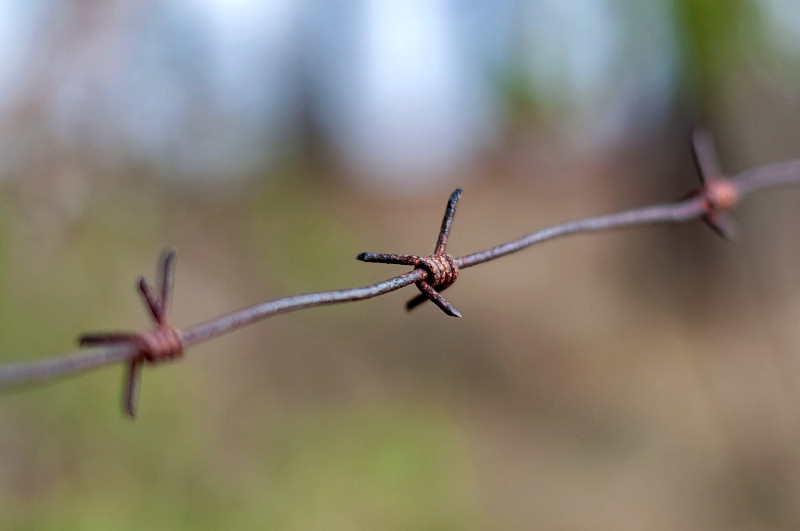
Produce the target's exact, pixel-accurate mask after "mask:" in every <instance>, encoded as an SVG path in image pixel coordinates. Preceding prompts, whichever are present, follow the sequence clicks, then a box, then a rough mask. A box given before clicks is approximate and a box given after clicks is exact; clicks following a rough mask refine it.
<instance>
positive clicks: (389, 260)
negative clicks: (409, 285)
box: [356, 188, 462, 317]
mask: <svg viewBox="0 0 800 531" xmlns="http://www.w3.org/2000/svg"><path fill="white" fill-rule="evenodd" d="M461 193H462V190H461V188H457V189H456V191H455V192H453V193H452V194H451V195H450V199H449V200H448V201H447V208H446V209H445V211H444V217H443V218H442V228H441V229H440V230H439V237H438V239H437V240H436V247H434V249H433V254H431V255H428V256H424V257H423V256H417V255H413V254H384V253H361V254H359V255H358V256H357V257H356V258H357V259H358V260H361V261H363V262H376V263H381V264H401V265H411V266H414V269H421V270H423V271H425V273H426V276H425V278H424V279H421V280H418V281H417V282H416V285H417V288H418V289H419V290H420V291H421V292H422V293H421V294H420V295H417V296H416V297H414V298H413V299H411V300H410V301H408V303H406V308H407V309H408V310H413V309H414V308H416V307H417V306H419V305H420V304H422V303H423V302H425V301H426V300H430V301H431V302H433V303H434V304H435V305H436V306H438V307H439V308H441V310H442V311H443V312H444V313H446V314H447V315H451V316H453V317H461V312H459V311H458V310H456V309H455V308H454V307H453V305H451V304H450V303H449V302H447V301H446V300H445V299H444V298H443V297H442V296H441V295H439V293H440V292H442V291H444V290H446V289H447V288H449V287H450V286H452V285H453V283H454V282H455V281H456V279H457V278H458V265H457V263H456V261H455V259H454V258H453V257H452V256H451V255H449V254H447V253H446V252H445V250H446V249H447V239H448V238H449V237H450V229H451V227H452V226H453V218H454V217H455V215H456V206H457V205H458V200H459V198H461Z"/></svg>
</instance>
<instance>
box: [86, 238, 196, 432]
mask: <svg viewBox="0 0 800 531" xmlns="http://www.w3.org/2000/svg"><path fill="white" fill-rule="evenodd" d="M160 265H161V267H159V270H158V287H159V290H158V291H159V294H160V296H159V297H156V295H155V294H154V293H153V289H152V288H151V287H150V284H148V283H147V280H145V279H144V277H139V284H138V286H139V291H140V292H141V294H142V298H144V302H145V304H146V305H147V309H148V310H150V316H151V317H152V319H153V322H154V324H155V326H154V327H153V329H152V330H150V331H148V332H143V333H141V334H133V333H130V332H120V333H117V332H111V333H92V334H84V335H82V336H81V337H80V338H78V343H79V344H80V345H81V346H97V345H114V344H123V345H124V344H128V345H133V346H135V347H136V349H137V350H136V355H134V356H131V358H130V359H129V360H128V367H127V371H126V373H125V382H124V387H123V401H122V402H123V408H124V409H125V413H127V414H128V416H129V417H130V418H135V417H136V402H137V399H138V396H139V385H140V383H141V374H142V365H144V363H145V362H148V363H160V362H162V361H169V360H174V359H177V358H179V357H180V356H181V355H182V354H183V339H182V337H181V332H180V331H179V330H177V329H175V328H173V327H172V326H171V325H170V319H169V309H170V301H171V300H172V286H173V283H174V282H173V279H174V278H175V251H174V250H172V249H170V250H167V251H164V253H162V255H161V260H160Z"/></svg>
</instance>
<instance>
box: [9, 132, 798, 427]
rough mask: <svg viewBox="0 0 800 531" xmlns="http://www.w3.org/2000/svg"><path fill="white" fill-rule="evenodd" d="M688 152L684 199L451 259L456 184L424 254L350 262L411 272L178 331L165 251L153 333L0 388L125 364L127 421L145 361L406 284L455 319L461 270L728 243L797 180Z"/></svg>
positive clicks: (123, 336) (101, 339)
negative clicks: (566, 244)
mask: <svg viewBox="0 0 800 531" xmlns="http://www.w3.org/2000/svg"><path fill="white" fill-rule="evenodd" d="M692 154H693V158H694V162H695V167H696V169H697V173H698V176H699V179H700V188H699V189H698V190H697V191H695V192H694V193H693V194H691V195H690V196H688V197H687V198H686V199H684V200H683V201H679V202H676V203H666V204H660V205H652V206H646V207H642V208H636V209H632V210H625V211H622V212H617V213H614V214H608V215H603V216H596V217H590V218H584V219H578V220H575V221H570V222H567V223H562V224H559V225H555V226H552V227H548V228H544V229H541V230H538V231H536V232H533V233H530V234H527V235H524V236H522V237H520V238H517V239H515V240H512V241H509V242H507V243H503V244H501V245H497V246H495V247H492V248H490V249H486V250H484V251H480V252H476V253H473V254H469V255H466V256H462V257H459V258H454V257H453V256H452V255H450V254H448V253H447V252H446V247H447V240H448V238H449V235H450V230H451V228H452V224H453V218H454V217H455V212H456V206H457V204H458V201H459V199H460V197H461V193H462V191H461V189H460V188H459V189H457V190H456V191H455V192H453V193H452V195H451V196H450V199H449V201H448V203H447V208H446V209H445V214H444V218H443V220H442V225H441V229H440V231H439V236H438V239H437V241H436V245H435V247H434V251H433V254H430V255H427V256H418V255H400V254H386V253H361V254H359V255H358V256H357V257H356V258H357V259H358V260H361V261H364V262H375V263H388V264H401V265H407V266H413V269H412V270H411V271H408V272H405V273H402V274H400V275H397V276H395V277H392V278H389V279H387V280H384V281H382V282H378V283H376V284H371V285H368V286H363V287H357V288H347V289H338V290H330V291H318V292H313V293H305V294H300V295H292V296H288V297H281V298H279V299H274V300H270V301H267V302H264V303H261V304H257V305H255V306H250V307H247V308H242V309H239V310H236V311H233V312H230V313H228V314H225V315H222V316H219V317H216V318H214V319H211V320H209V321H206V322H203V323H200V324H197V325H194V326H191V327H188V328H185V329H178V328H175V327H173V326H172V324H171V322H170V315H169V313H170V309H171V306H172V290H173V284H174V282H173V279H174V270H175V256H176V255H175V251H172V250H169V251H165V252H164V253H163V254H162V256H161V259H160V262H159V269H158V282H157V290H155V291H154V290H153V288H152V287H151V286H150V285H149V284H148V282H147V281H146V280H145V279H144V278H140V279H139V291H140V292H141V295H142V297H143V299H144V302H145V303H146V306H147V308H148V310H149V312H150V315H151V317H152V320H153V322H154V326H153V328H152V329H150V330H147V331H145V332H137V333H132V332H121V333H120V332H113V333H99V334H85V335H82V336H81V337H80V338H79V343H80V345H81V346H83V347H89V348H90V350H81V351H77V352H72V353H67V354H62V355H59V356H55V357H51V358H47V359H44V360H39V361H33V362H24V363H13V364H7V365H3V366H0V388H2V387H9V386H13V385H19V384H23V383H30V382H36V381H44V380H52V379H56V378H60V377H63V376H67V375H71V374H75V373H80V372H84V371H88V370H91V369H95V368H99V367H103V366H106V365H112V364H116V363H127V372H126V378H125V384H124V393H123V397H124V400H123V403H124V409H125V412H126V413H127V414H128V415H129V416H130V417H132V418H133V417H135V415H136V402H137V395H138V389H139V382H140V379H141V370H142V367H143V366H144V365H145V364H157V363H162V362H165V361H171V360H175V359H178V358H180V357H181V356H182V355H183V353H184V351H185V350H186V349H187V348H189V347H191V346H193V345H196V344H198V343H202V342H205V341H208V340H210V339H213V338H215V337H217V336H220V335H222V334H227V333H229V332H232V331H234V330H236V329H238V328H241V327H243V326H246V325H249V324H252V323H254V322H257V321H261V320H263V319H267V318H269V317H273V316H276V315H279V314H283V313H288V312H293V311H297V310H302V309H306V308H315V307H319V306H327V305H333V304H340V303H345V302H355V301H362V300H366V299H371V298H374V297H378V296H380V295H385V294H387V293H390V292H392V291H396V290H398V289H401V288H403V287H406V286H409V285H411V284H415V285H416V286H417V288H418V289H419V291H420V294H419V295H417V296H416V297H414V298H412V299H411V300H410V301H409V302H408V303H407V308H408V309H409V310H411V309H413V308H415V307H416V306H418V305H420V304H422V303H424V302H425V301H427V300H430V301H431V302H433V303H434V304H436V305H437V306H438V307H439V308H440V309H442V311H444V312H445V313H446V314H447V315H450V316H454V317H461V313H460V312H459V311H458V310H456V309H455V308H454V307H453V306H452V305H451V304H450V303H449V302H447V301H446V300H445V299H444V298H443V297H442V296H441V292H442V291H444V290H445V289H447V288H448V287H450V286H452V285H453V284H454V283H455V281H456V280H457V278H458V275H459V271H460V270H461V269H466V268H468V267H473V266H476V265H479V264H483V263H486V262H490V261H492V260H496V259H498V258H501V257H503V256H507V255H509V254H513V253H516V252H519V251H522V250H523V249H526V248H528V247H531V246H532V245H535V244H538V243H542V242H545V241H548V240H552V239H555V238H560V237H563V236H568V235H571V234H579V233H587V232H599V231H606V230H612V229H622V228H631V227H639V226H644V225H652V224H675V223H684V222H687V221H691V220H695V219H702V220H703V221H704V222H705V223H706V224H708V225H709V227H710V228H712V229H713V230H714V232H716V233H717V234H718V235H720V236H722V237H725V238H728V239H732V238H733V237H734V236H735V233H736V225H735V224H734V222H733V221H732V220H731V219H730V217H729V216H728V213H729V211H730V210H731V209H732V208H733V207H735V206H736V205H738V204H739V203H740V202H741V200H742V199H744V198H745V197H746V196H748V195H750V194H752V193H754V192H756V191H760V190H764V189H767V188H774V187H779V186H788V185H797V184H800V159H798V160H793V161H789V162H783V163H777V164H769V165H766V166H761V167H758V168H754V169H751V170H748V171H745V172H742V173H740V174H739V175H737V176H735V177H732V178H726V177H725V176H723V174H722V172H721V170H720V167H719V163H718V162H717V158H716V154H715V150H714V146H713V141H712V139H711V137H710V136H709V135H708V134H707V133H705V132H702V131H698V132H695V134H694V135H693V138H692Z"/></svg>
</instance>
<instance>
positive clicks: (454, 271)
mask: <svg viewBox="0 0 800 531" xmlns="http://www.w3.org/2000/svg"><path fill="white" fill-rule="evenodd" d="M416 269H424V270H425V271H426V272H427V273H428V276H427V278H426V279H425V282H426V283H427V284H428V285H430V286H431V287H433V288H438V291H442V290H443V289H446V288H449V287H450V286H452V285H453V284H454V283H455V281H456V279H457V278H458V266H456V263H455V260H454V259H453V257H452V256H450V255H449V254H447V253H441V254H432V255H430V256H426V257H424V258H420V259H419V265H417V266H416ZM417 284H419V283H417Z"/></svg>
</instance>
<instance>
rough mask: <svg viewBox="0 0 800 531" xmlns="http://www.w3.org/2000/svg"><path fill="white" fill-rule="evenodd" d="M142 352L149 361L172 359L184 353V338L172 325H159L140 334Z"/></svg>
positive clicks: (157, 361) (159, 361)
mask: <svg viewBox="0 0 800 531" xmlns="http://www.w3.org/2000/svg"><path fill="white" fill-rule="evenodd" d="M138 339H139V341H138V342H137V343H139V346H140V348H141V354H142V356H143V357H144V359H145V361H147V362H148V363H161V362H164V361H172V360H175V359H178V358H180V357H181V356H182V355H183V339H182V338H181V334H180V332H179V331H178V330H177V329H175V328H173V327H171V326H157V327H155V328H153V329H152V330H148V331H146V332H143V333H141V334H139V336H138Z"/></svg>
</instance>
